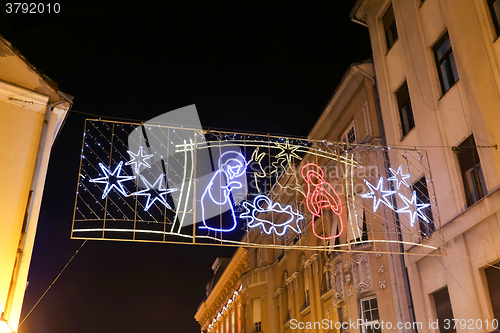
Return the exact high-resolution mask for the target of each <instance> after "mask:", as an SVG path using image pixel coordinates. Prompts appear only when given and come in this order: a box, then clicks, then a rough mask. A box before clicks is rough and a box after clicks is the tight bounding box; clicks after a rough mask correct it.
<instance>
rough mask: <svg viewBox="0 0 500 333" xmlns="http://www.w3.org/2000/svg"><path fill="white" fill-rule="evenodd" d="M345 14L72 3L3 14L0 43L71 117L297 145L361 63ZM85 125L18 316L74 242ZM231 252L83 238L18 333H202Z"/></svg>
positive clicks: (348, 3) (66, 147)
mask: <svg viewBox="0 0 500 333" xmlns="http://www.w3.org/2000/svg"><path fill="white" fill-rule="evenodd" d="M354 3H355V1H354V0H345V1H327V2H326V1H325V2H323V1H307V2H306V1H281V2H272V3H271V2H256V1H251V2H250V1H233V2H231V3H230V4H222V3H220V4H219V3H216V2H214V1H182V2H173V1H134V2H125V1H122V2H105V3H103V1H93V0H87V1H72V2H71V3H66V2H61V13H59V14H52V15H37V14H16V15H13V14H9V15H7V14H6V13H5V11H4V10H3V9H2V11H1V12H0V34H2V35H3V36H4V37H5V38H6V39H7V40H8V41H10V42H11V43H12V44H13V45H14V46H15V47H16V48H18V49H19V50H20V52H21V54H23V55H24V56H25V57H26V58H27V59H28V61H30V62H31V63H32V64H33V65H35V66H36V67H37V68H39V69H40V70H42V71H43V72H44V73H45V74H46V75H47V76H49V77H50V78H51V79H52V80H54V81H55V82H57V83H58V84H59V87H60V90H61V91H63V92H65V93H68V94H70V95H73V96H75V99H74V105H73V110H75V111H81V112H87V113H92V114H98V115H101V116H102V117H103V118H104V119H107V118H106V116H108V117H118V118H128V119H137V120H144V121H146V120H148V119H151V118H153V117H155V116H158V115H160V114H163V113H165V112H167V111H170V110H174V109H177V108H180V107H183V106H186V105H190V104H196V107H197V109H198V113H199V115H200V119H201V123H202V126H204V127H205V128H212V129H213V128H222V129H228V130H241V131H257V132H266V133H267V132H269V133H278V134H280V133H281V134H286V135H294V136H307V134H308V133H309V131H310V130H311V128H312V126H313V125H314V123H315V121H316V120H317V118H318V117H319V115H320V113H321V111H322V110H323V108H324V107H325V105H326V103H327V102H328V100H329V98H330V97H331V95H332V93H333V92H334V90H335V87H336V86H337V85H338V83H339V81H340V79H341V78H342V76H343V74H344V73H345V72H346V70H347V68H348V66H349V64H350V63H353V62H360V61H363V60H365V59H367V58H369V57H371V51H370V41H369V36H368V29H367V28H365V27H362V26H360V25H357V24H355V23H353V22H351V21H350V18H349V13H350V11H351V9H352V8H353V7H354ZM85 118H86V116H84V115H82V114H79V113H76V112H71V113H70V115H69V118H68V119H67V122H66V124H65V125H64V127H63V129H62V132H61V134H60V136H59V138H58V140H57V142H56V143H55V145H54V147H53V151H52V155H51V160H50V165H49V171H48V175H47V179H46V185H45V192H44V199H43V204H42V208H41V212H40V220H39V223H38V230H37V236H36V241H35V248H34V254H33V258H32V261H31V268H30V273H29V277H28V280H29V286H28V288H27V291H26V297H25V303H24V309H23V315H22V317H24V315H26V313H27V312H28V311H29V310H30V309H31V307H32V306H33V304H34V303H35V302H36V301H37V300H38V298H39V297H40V296H41V295H42V293H43V292H44V291H45V289H46V288H47V287H48V286H49V285H50V283H51V282H52V280H53V279H54V278H55V277H56V276H57V274H58V273H59V272H60V270H61V269H62V268H63V267H64V265H65V264H66V263H67V261H68V260H69V259H70V258H71V256H72V255H73V254H74V252H75V250H76V249H78V248H79V247H80V245H81V243H82V241H81V240H71V239H70V232H71V221H72V217H73V208H74V199H75V190H76V183H77V180H78V165H79V158H80V156H79V153H80V148H81V139H82V133H83V125H84V119H85ZM91 118H93V117H91ZM233 252H234V248H222V247H208V246H203V247H201V246H194V247H190V246H186V245H169V244H152V243H132V242H113V241H90V240H89V241H88V242H87V243H86V244H85V246H84V247H83V248H82V250H81V251H80V252H79V253H78V255H77V256H76V257H75V259H74V260H73V262H72V263H71V264H70V265H69V266H68V268H67V269H66V271H65V272H64V273H63V274H62V276H61V277H60V278H59V280H58V281H57V282H56V283H55V285H54V286H53V287H52V289H51V290H50V291H49V292H48V293H47V295H46V296H45V297H44V299H43V300H42V301H41V302H40V304H39V305H38V306H37V307H36V309H35V310H34V311H33V312H32V314H31V315H30V316H29V317H28V319H27V320H26V322H25V323H24V324H23V325H22V326H21V328H20V329H19V332H20V333H30V332H36V333H45V332H50V333H63V332H64V333H67V332H72V333H79V332H85V333H87V332H93V333H100V332H121V333H126V332H169V333H170V332H174V333H175V332H179V333H180V332H199V325H198V324H197V323H196V321H195V320H194V318H193V316H194V314H195V313H196V309H197V307H198V305H199V304H200V302H201V300H202V298H203V296H204V293H205V285H206V284H207V282H208V281H209V280H210V279H211V277H212V274H213V272H212V270H211V265H212V263H213V261H214V260H215V258H216V257H217V256H231V254H232V253H233Z"/></svg>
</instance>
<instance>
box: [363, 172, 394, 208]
mask: <svg viewBox="0 0 500 333" xmlns="http://www.w3.org/2000/svg"><path fill="white" fill-rule="evenodd" d="M364 181H365V184H366V185H367V186H368V188H369V189H370V193H365V194H361V197H362V198H364V199H373V212H374V213H376V212H377V209H378V206H379V205H380V203H383V204H384V205H386V206H387V207H389V208H390V209H393V207H392V204H391V202H390V201H389V199H387V197H388V196H390V195H393V194H394V193H396V191H387V190H384V188H383V186H382V183H383V178H382V177H380V178H379V180H378V183H377V187H375V186H373V185H372V184H371V183H370V182H369V181H367V180H366V179H364Z"/></svg>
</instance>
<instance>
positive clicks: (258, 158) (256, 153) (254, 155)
mask: <svg viewBox="0 0 500 333" xmlns="http://www.w3.org/2000/svg"><path fill="white" fill-rule="evenodd" d="M265 156H266V153H260V154H259V148H258V147H257V149H255V150H254V151H253V153H252V157H251V158H250V160H249V161H248V163H249V164H250V163H251V162H252V161H254V162H256V163H257V165H258V166H259V169H260V170H259V171H258V172H254V173H253V176H254V180H255V187H256V188H257V192H259V193H261V190H260V188H259V178H265V177H268V175H267V174H266V171H265V170H264V168H263V167H262V164H261V163H262V159H263V158H264V157H265Z"/></svg>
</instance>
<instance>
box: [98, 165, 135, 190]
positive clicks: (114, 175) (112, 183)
mask: <svg viewBox="0 0 500 333" xmlns="http://www.w3.org/2000/svg"><path fill="white" fill-rule="evenodd" d="M99 166H100V167H101V170H102V172H103V173H104V177H100V178H95V179H90V180H89V181H90V182H91V183H102V184H106V187H105V188H104V191H103V193H102V199H104V198H106V196H107V195H108V193H109V191H111V190H112V189H113V187H114V188H115V189H116V190H117V191H118V192H120V193H121V194H122V195H124V196H126V195H127V193H126V192H125V188H124V187H123V184H122V183H123V182H125V181H127V180H132V179H135V176H120V173H121V172H122V166H123V161H122V162H120V163H119V164H118V165H117V166H116V168H115V170H113V172H111V170H110V169H108V168H107V167H106V166H105V165H104V164H102V163H99Z"/></svg>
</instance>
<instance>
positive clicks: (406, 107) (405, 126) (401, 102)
mask: <svg viewBox="0 0 500 333" xmlns="http://www.w3.org/2000/svg"><path fill="white" fill-rule="evenodd" d="M396 98H397V100H398V108H399V117H400V120H401V131H402V134H403V137H405V136H406V134H408V132H410V130H411V129H412V128H414V127H415V120H414V119H413V110H412V108H411V101H410V92H409V91H408V85H407V83H406V82H405V83H403V85H402V86H401V88H399V90H398V91H397V92H396Z"/></svg>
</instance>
